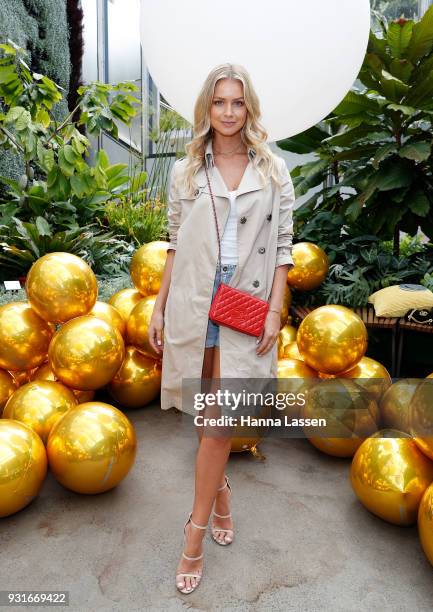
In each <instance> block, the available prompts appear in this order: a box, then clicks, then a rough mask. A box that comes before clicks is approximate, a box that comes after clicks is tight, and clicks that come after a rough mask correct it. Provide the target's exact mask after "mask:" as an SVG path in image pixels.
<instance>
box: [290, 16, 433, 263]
mask: <svg viewBox="0 0 433 612" xmlns="http://www.w3.org/2000/svg"><path fill="white" fill-rule="evenodd" d="M381 28H382V35H383V38H379V37H377V36H376V35H375V34H374V33H373V32H372V31H370V38H369V43H368V49H367V54H366V56H365V59H364V63H363V66H362V69H361V71H360V73H359V76H358V78H359V80H360V82H361V83H362V84H363V85H364V89H363V90H362V91H361V90H358V89H354V90H352V91H350V92H349V93H348V94H347V95H346V97H345V98H344V100H343V101H342V102H341V103H340V104H339V105H338V106H337V108H335V109H334V111H333V112H332V113H331V114H330V115H329V116H328V117H327V118H326V119H325V120H324V121H323V123H321V124H319V125H318V126H314V127H313V128H311V129H309V130H307V131H306V132H303V133H302V134H300V135H298V136H294V137H292V138H289V139H287V140H283V141H280V142H279V143H278V144H279V146H280V147H281V148H282V149H285V150H289V151H292V152H295V153H312V152H314V153H316V154H317V156H318V159H315V160H313V161H311V162H308V163H307V164H303V165H302V166H298V167H296V168H295V169H293V170H292V171H291V175H292V178H293V182H294V186H295V189H296V195H297V196H298V197H299V196H301V195H303V194H305V193H307V192H308V191H309V190H310V189H311V188H313V187H317V186H319V187H320V188H319V189H318V190H317V191H316V192H315V193H314V194H313V195H312V197H310V198H309V199H308V200H307V201H306V202H305V203H303V204H302V205H301V206H300V207H299V208H298V209H297V210H296V219H297V223H298V225H299V226H302V225H303V224H306V223H308V222H310V221H311V219H312V217H313V216H314V214H315V213H316V212H317V209H318V208H319V209H320V210H321V211H323V210H327V211H331V212H336V213H339V214H341V215H342V217H343V219H344V222H345V223H347V224H355V223H359V225H361V226H362V227H363V228H364V231H367V233H371V234H374V235H377V236H379V237H380V238H382V239H383V240H393V244H394V254H395V255H398V253H399V233H400V230H402V231H405V232H407V233H408V234H411V235H414V234H416V233H417V230H418V227H419V226H420V227H421V229H422V231H423V232H424V233H425V234H426V235H427V236H428V237H429V238H430V239H431V238H433V156H432V115H433V6H431V7H430V8H429V9H428V10H427V11H426V13H425V14H424V16H423V18H422V19H421V20H420V21H419V22H417V23H414V21H412V20H407V19H403V18H401V19H398V20H396V21H393V22H392V23H390V24H389V26H388V24H387V23H386V21H385V20H381ZM330 182H333V183H334V184H331V185H330ZM319 200H320V203H319Z"/></svg>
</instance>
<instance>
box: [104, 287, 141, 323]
mask: <svg viewBox="0 0 433 612" xmlns="http://www.w3.org/2000/svg"><path fill="white" fill-rule="evenodd" d="M142 299H143V296H142V295H141V293H140V292H139V291H137V289H122V290H121V291H118V292H117V293H115V294H114V295H112V296H111V298H110V299H109V300H108V303H109V304H111V306H113V307H114V308H115V309H116V310H117V311H118V312H120V314H121V315H122V317H123V318H124V320H125V323H126V322H127V321H128V319H129V315H130V314H131V312H132V309H133V308H134V306H136V305H137V304H138V302H139V301H140V300H142Z"/></svg>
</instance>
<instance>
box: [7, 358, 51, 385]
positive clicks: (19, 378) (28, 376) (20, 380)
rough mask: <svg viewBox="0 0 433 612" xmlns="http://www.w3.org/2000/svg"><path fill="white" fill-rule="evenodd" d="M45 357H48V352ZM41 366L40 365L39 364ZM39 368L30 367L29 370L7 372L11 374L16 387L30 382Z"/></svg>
mask: <svg viewBox="0 0 433 612" xmlns="http://www.w3.org/2000/svg"><path fill="white" fill-rule="evenodd" d="M47 358H48V353H47ZM39 367H42V366H39ZM38 369H39V368H32V369H31V370H15V371H14V370H10V371H9V374H10V375H11V376H12V378H13V379H14V381H15V382H16V383H17V386H18V387H21V386H22V385H26V384H27V383H28V382H30V381H31V380H32V378H33V376H34V374H35V372H37V370H38Z"/></svg>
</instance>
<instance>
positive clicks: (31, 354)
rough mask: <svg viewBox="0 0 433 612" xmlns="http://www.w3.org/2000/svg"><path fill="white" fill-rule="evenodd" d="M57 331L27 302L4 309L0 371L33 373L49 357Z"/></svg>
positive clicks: (0, 310) (0, 319) (0, 326)
mask: <svg viewBox="0 0 433 612" xmlns="http://www.w3.org/2000/svg"><path fill="white" fill-rule="evenodd" d="M52 335H53V331H52V329H51V328H50V326H49V325H48V323H47V322H46V321H44V320H43V319H41V317H40V316H38V315H37V314H36V312H35V311H34V310H33V309H32V308H31V307H30V304H28V303H27V302H13V303H12V304H5V305H4V306H0V368H2V369H4V370H13V371H16V370H31V369H33V368H35V367H37V366H39V365H41V363H44V361H46V358H47V352H48V346H49V344H50V340H51V338H52Z"/></svg>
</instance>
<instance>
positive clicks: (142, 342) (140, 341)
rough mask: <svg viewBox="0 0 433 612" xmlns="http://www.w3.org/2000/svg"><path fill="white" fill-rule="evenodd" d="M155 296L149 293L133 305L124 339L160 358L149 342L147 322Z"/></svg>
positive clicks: (142, 350)
mask: <svg viewBox="0 0 433 612" xmlns="http://www.w3.org/2000/svg"><path fill="white" fill-rule="evenodd" d="M156 297H157V296H156V295H149V296H147V297H146V298H143V299H142V300H141V301H140V302H139V303H138V304H137V306H135V308H134V309H133V311H132V312H131V316H130V317H129V319H128V323H127V326H126V341H127V344H129V345H132V346H134V347H135V348H136V349H138V350H139V351H140V352H141V353H144V354H145V355H147V356H148V357H152V358H153V359H158V360H161V355H158V354H157V353H156V352H155V351H154V350H153V348H152V347H151V345H150V343H149V323H150V318H151V316H152V312H153V308H154V306H155V301H156Z"/></svg>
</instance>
